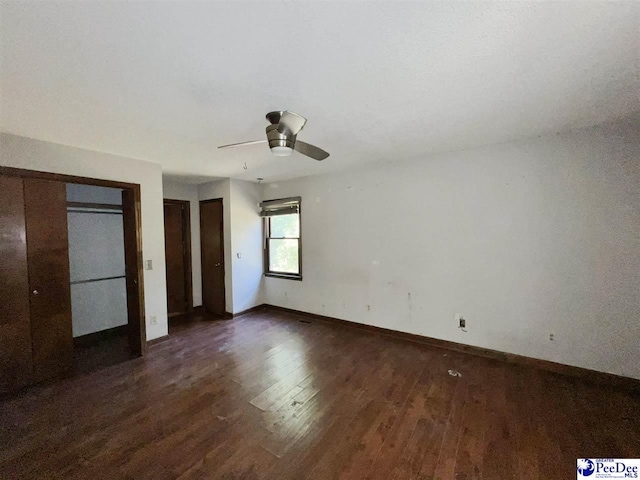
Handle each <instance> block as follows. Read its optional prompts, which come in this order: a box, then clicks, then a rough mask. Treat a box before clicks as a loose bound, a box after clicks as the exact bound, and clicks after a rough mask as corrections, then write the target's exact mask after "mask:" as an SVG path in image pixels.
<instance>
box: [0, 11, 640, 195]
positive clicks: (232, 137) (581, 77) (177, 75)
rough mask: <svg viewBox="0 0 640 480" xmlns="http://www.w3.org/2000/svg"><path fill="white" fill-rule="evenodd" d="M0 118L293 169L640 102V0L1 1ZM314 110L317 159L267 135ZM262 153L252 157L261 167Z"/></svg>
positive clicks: (171, 156)
mask: <svg viewBox="0 0 640 480" xmlns="http://www.w3.org/2000/svg"><path fill="white" fill-rule="evenodd" d="M0 8H1V11H0V18H1V19H0V22H1V24H0V27H1V28H0V41H1V42H2V43H1V61H2V65H1V68H0V71H1V73H0V82H1V84H0V86H1V87H2V90H1V103H0V107H1V114H0V122H1V123H0V129H1V130H3V131H7V132H11V133H15V134H19V135H24V136H28V137H33V138H39V139H43V140H50V141H54V142H58V143H63V144H68V145H74V146H79V147H84V148H89V149H92V150H99V151H103V152H109V153H115V154H119V155H124V156H129V157H134V158H140V159H145V160H150V161H154V162H159V163H161V164H162V166H163V169H164V171H165V173H167V174H169V175H170V176H172V177H180V178H182V179H183V180H184V181H188V182H191V183H198V182H203V181H206V180H207V179H208V178H213V177H227V176H231V177H235V178H243V179H247V180H254V179H255V178H256V177H265V179H266V180H267V181H269V180H281V179H285V178H292V177H298V176H304V175H311V174H318V173H324V172H328V171H334V170H339V169H344V168H347V167H357V166H362V165H365V164H367V163H370V162H380V161H395V160H402V159H409V158H416V157H419V156H422V155H425V154H427V153H432V152H438V151H446V150H456V149H463V148H469V147H473V146H478V145H487V144H492V143H499V142H504V141H508V140H513V139H517V138H522V137H529V136H534V135H537V134H540V133H544V132H552V131H559V130H564V129H567V128H572V127H578V126H586V125H592V124H596V123H600V122H603V121H607V120H611V119H614V118H617V117H621V116H625V115H628V114H630V113H632V112H634V111H638V110H640V95H639V92H640V74H639V69H640V67H639V64H640V53H639V45H640V39H639V33H638V32H639V31H640V3H638V2H629V3H614V2H583V1H580V2H574V3H541V2H535V3H534V2H504V3H498V2H495V3H479V2H475V3H467V2H464V3H463V2H433V3H431V2H421V3H400V2H388V3H355V2H291V1H282V0H270V1H268V2H258V3H247V2H238V1H234V2H201V3H195V2H188V3H187V2H174V3H169V2H150V1H149V2H135V3H134V2H129V3H124V2H106V1H105V2H82V3H79V2H61V3H54V2H44V3H43V2H15V3H8V2H1V7H0ZM279 109H289V110H293V111H295V112H298V113H301V114H302V115H304V116H306V117H307V118H308V119H309V122H308V123H307V126H306V127H305V129H304V131H303V132H302V133H301V134H300V136H299V138H300V139H302V140H304V141H306V142H309V143H313V144H316V145H318V146H320V147H322V148H324V149H325V150H327V151H329V152H330V153H331V156H330V157H329V158H328V159H327V160H325V161H324V162H316V161H314V160H311V159H308V158H306V157H304V156H302V155H299V154H297V153H294V155H292V156H291V157H288V158H279V157H275V156H273V155H271V154H270V152H269V150H268V148H267V147H266V146H264V145H256V146H252V147H246V148H245V149H242V150H217V149H216V146H218V145H221V144H226V143H234V142H240V141H244V140H253V139H260V138H263V136H264V128H265V126H266V125H267V123H266V121H265V120H264V115H265V113H267V112H268V111H270V110H279ZM245 163H246V166H247V169H246V170H245V169H244V165H245Z"/></svg>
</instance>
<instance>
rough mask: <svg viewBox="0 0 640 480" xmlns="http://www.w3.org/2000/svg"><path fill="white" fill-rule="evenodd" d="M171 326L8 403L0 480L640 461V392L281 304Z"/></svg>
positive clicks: (549, 471) (520, 476)
mask: <svg viewBox="0 0 640 480" xmlns="http://www.w3.org/2000/svg"><path fill="white" fill-rule="evenodd" d="M302 320H304V321H302ZM170 333H171V336H170V338H169V339H168V340H167V341H164V342H161V343H158V344H156V345H153V346H151V347H150V348H149V352H148V355H147V356H146V357H144V358H139V359H135V360H131V361H127V362H124V363H120V364H118V365H111V366H109V367H106V368H103V369H101V370H98V371H94V372H91V373H88V374H83V375H79V376H76V377H74V378H70V379H66V380H62V381H60V382H57V383H54V384H50V385H45V386H40V387H36V388H32V389H31V390H28V391H26V392H23V393H22V394H20V395H18V396H16V397H13V398H8V399H4V400H2V401H1V402H0V408H1V413H0V428H1V432H0V447H1V451H0V478H7V479H8V478H11V479H153V480H160V479H182V480H186V479H196V478H198V479H384V480H390V479H443V480H444V479H479V478H482V479H497V480H507V479H514V480H515V479H517V480H527V479H549V480H558V479H570V478H575V475H576V458H579V457H622V458H633V457H640V416H639V414H638V412H639V411H640V398H638V397H637V396H632V395H631V394H629V393H625V392H623V391H616V390H613V389H609V388H603V387H601V386H597V385H593V384H589V383H586V382H585V381H583V380H578V379H574V378H570V377H564V376H560V375H557V374H552V373H548V372H543V371H538V370H534V369H531V368H527V367H522V366H516V365H511V364H506V363H501V362H498V361H495V360H488V359H484V358H480V357H475V356H471V355H468V354H462V353H454V352H451V351H447V350H442V349H438V348H434V347H429V346H425V345H419V344H414V343H411V342H406V341H404V340H398V339H394V338H388V337H384V336H379V335H376V334H373V333H368V332H364V331H361V330H357V329H353V328H343V327H340V326H337V325H333V324H329V323H324V322H321V321H314V322H311V323H308V320H307V319H306V318H303V317H298V316H296V315H295V314H291V313H285V312H279V311H272V310H266V311H259V312H254V313H250V314H247V315H245V316H242V317H239V318H236V319H234V320H215V319H213V318H210V317H207V316H206V315H194V316H191V317H188V318H183V319H182V320H181V321H180V322H179V323H176V324H175V325H173V326H172V328H171V331H170ZM449 369H455V370H458V371H459V372H461V374H462V377H452V376H450V375H449V374H448V373H447V371H448V370H449Z"/></svg>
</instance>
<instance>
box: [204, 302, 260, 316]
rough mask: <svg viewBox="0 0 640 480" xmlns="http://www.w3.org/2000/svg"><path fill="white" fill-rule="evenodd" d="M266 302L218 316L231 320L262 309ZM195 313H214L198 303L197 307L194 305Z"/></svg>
mask: <svg viewBox="0 0 640 480" xmlns="http://www.w3.org/2000/svg"><path fill="white" fill-rule="evenodd" d="M264 306H265V305H264V304H263V303H261V304H260V305H256V306H255V307H251V308H247V309H246V310H242V311H241V312H238V313H231V312H224V315H221V316H218V317H217V318H222V319H224V320H231V319H232V318H237V317H239V316H241V315H246V314H247V313H251V312H255V311H256V310H260V309H262V308H264ZM193 313H197V314H207V315H214V314H213V313H208V312H207V311H206V310H205V309H204V307H203V306H202V305H198V306H197V307H193Z"/></svg>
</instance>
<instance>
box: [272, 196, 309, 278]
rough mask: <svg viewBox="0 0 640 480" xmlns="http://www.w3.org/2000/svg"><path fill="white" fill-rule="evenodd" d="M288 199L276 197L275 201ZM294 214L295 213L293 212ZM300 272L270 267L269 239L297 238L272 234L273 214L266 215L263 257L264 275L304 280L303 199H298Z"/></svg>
mask: <svg viewBox="0 0 640 480" xmlns="http://www.w3.org/2000/svg"><path fill="white" fill-rule="evenodd" d="M279 200H286V199H274V200H273V201H274V202H275V201H279ZM291 215H293V214H291ZM297 215H298V225H299V227H300V228H299V232H298V238H297V240H298V273H287V272H276V271H272V270H270V268H269V264H270V262H269V240H272V239H274V240H296V239H295V238H291V237H272V236H271V216H265V217H263V218H264V223H263V232H264V242H263V252H264V255H263V258H264V268H263V272H264V276H265V277H273V278H285V279H287V280H298V281H302V201H301V200H300V199H298V212H297Z"/></svg>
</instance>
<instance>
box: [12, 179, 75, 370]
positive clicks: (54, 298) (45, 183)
mask: <svg viewBox="0 0 640 480" xmlns="http://www.w3.org/2000/svg"><path fill="white" fill-rule="evenodd" d="M24 206H25V209H24V212H25V224H26V233H27V261H28V269H29V290H30V291H31V292H30V311H31V345H32V350H33V380H34V381H35V382H38V381H41V380H45V379H48V378H52V377H55V376H57V375H60V374H62V373H65V372H67V371H69V370H71V368H72V367H73V332H72V324H71V287H70V278H69V240H68V230H67V193H66V185H65V184H64V183H62V182H57V181H51V180H40V179H33V178H25V179H24Z"/></svg>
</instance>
